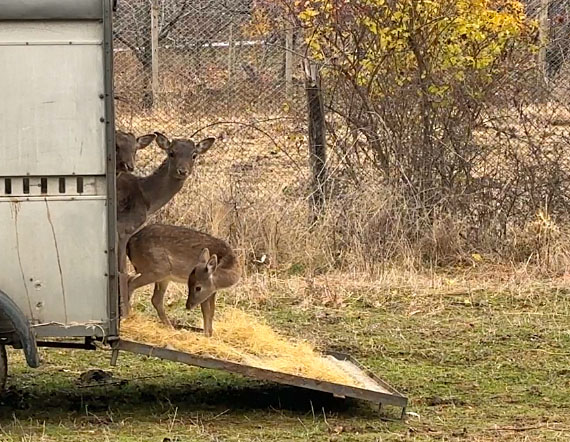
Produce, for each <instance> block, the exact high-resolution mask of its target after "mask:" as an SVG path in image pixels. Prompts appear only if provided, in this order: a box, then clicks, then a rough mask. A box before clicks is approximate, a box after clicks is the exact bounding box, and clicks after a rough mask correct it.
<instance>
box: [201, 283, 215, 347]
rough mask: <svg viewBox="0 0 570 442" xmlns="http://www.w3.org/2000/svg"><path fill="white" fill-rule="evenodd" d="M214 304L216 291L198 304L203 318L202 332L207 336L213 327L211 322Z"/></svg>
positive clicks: (210, 333)
mask: <svg viewBox="0 0 570 442" xmlns="http://www.w3.org/2000/svg"><path fill="white" fill-rule="evenodd" d="M215 304H216V293H215V292H214V293H212V295H211V296H210V297H209V298H208V299H206V300H205V301H204V302H203V303H202V304H200V308H201V309H202V319H203V320H204V334H205V335H206V336H208V337H210V336H212V332H213V327H212V323H213V322H214V310H215Z"/></svg>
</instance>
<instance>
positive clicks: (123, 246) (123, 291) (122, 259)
mask: <svg viewBox="0 0 570 442" xmlns="http://www.w3.org/2000/svg"><path fill="white" fill-rule="evenodd" d="M127 240H128V238H124V237H123V235H119V241H118V251H117V258H118V271H119V299H120V307H121V316H122V317H125V318H126V317H127V316H128V315H129V313H130V304H129V295H128V294H129V289H128V286H129V283H128V280H129V275H127Z"/></svg>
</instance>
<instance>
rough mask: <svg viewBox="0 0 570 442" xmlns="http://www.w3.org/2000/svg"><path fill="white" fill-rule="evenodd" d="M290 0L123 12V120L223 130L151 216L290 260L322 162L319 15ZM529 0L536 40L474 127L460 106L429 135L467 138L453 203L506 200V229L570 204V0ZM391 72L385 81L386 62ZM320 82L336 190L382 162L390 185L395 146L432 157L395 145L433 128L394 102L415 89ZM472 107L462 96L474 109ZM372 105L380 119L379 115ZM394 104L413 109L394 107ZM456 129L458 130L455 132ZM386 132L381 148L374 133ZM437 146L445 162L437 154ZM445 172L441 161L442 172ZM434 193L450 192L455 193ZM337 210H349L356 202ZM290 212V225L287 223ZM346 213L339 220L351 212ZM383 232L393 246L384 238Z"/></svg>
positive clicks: (127, 5)
mask: <svg viewBox="0 0 570 442" xmlns="http://www.w3.org/2000/svg"><path fill="white" fill-rule="evenodd" d="M279 4H281V5H282V3H281V2H271V1H260V0H257V1H252V0H122V1H119V6H118V9H117V12H116V16H115V89H116V96H117V102H116V105H117V122H118V126H119V127H120V128H122V129H126V130H131V131H133V132H134V133H136V134H137V135H142V134H143V133H146V132H150V131H155V130H158V131H160V132H163V133H164V134H166V135H167V136H169V137H192V138H195V139H198V138H200V137H207V136H215V137H216V138H217V140H218V141H217V143H216V145H215V147H214V149H212V150H211V151H210V152H209V153H208V154H207V155H206V157H205V158H203V159H202V160H201V163H200V164H199V165H198V167H197V168H196V169H195V171H194V173H193V175H192V177H191V178H190V180H189V181H190V182H189V184H188V186H187V188H186V189H185V190H184V192H183V193H182V194H181V195H180V196H179V197H177V198H176V202H175V203H174V204H170V205H169V206H167V207H166V208H165V209H164V210H163V211H161V212H160V213H159V214H158V215H157V217H156V218H157V219H158V220H160V221H169V222H174V223H182V224H188V225H195V226H198V227H202V228H206V229H208V230H209V231H213V233H214V234H220V235H223V236H226V237H228V236H229V237H232V238H233V239H234V241H235V242H237V243H239V244H240V245H241V246H242V247H243V248H244V249H245V252H246V255H248V256H251V257H252V259H253V260H254V261H258V260H260V259H261V258H260V257H261V256H263V255H266V256H267V255H268V254H272V255H273V257H274V259H276V258H275V257H276V256H277V255H278V254H279V253H281V255H282V256H281V260H286V259H288V257H287V256H284V252H283V251H281V252H278V251H279V250H281V246H280V242H283V241H284V239H283V235H282V234H281V233H280V231H281V230H286V231H287V235H288V236H287V235H285V236H286V237H289V238H290V237H291V232H290V230H291V229H293V228H295V229H298V230H303V231H304V232H307V233H306V234H307V235H310V234H311V233H310V230H309V229H308V221H309V220H310V219H311V218H310V214H309V207H308V201H309V195H308V194H309V191H310V182H311V174H312V172H311V170H310V165H311V161H309V154H308V150H307V147H306V146H307V126H308V121H307V118H308V117H307V104H306V97H305V89H304V79H305V77H304V75H305V74H304V70H303V58H304V57H303V56H302V54H304V53H305V52H306V47H305V38H306V37H307V35H310V32H311V30H310V29H307V28H306V27H303V26H301V23H300V22H299V20H297V19H296V18H292V17H291V15H290V13H291V11H288V10H287V8H281V7H279ZM524 5H525V8H526V14H527V15H528V17H529V18H532V19H533V20H534V22H535V24H536V30H535V34H536V35H535V41H536V51H534V52H533V51H529V52H525V53H521V55H519V58H518V59H517V60H516V63H514V62H513V63H512V65H510V67H509V69H510V70H509V71H508V72H507V75H506V76H505V78H504V80H503V81H501V83H500V87H499V88H498V89H496V90H494V91H492V94H494V95H493V96H494V97H495V98H488V100H487V102H486V103H485V106H482V107H480V108H479V109H478V111H477V115H476V116H475V117H473V122H472V124H471V126H469V127H466V126H462V125H461V124H459V125H457V124H456V123H455V122H454V120H453V119H452V118H451V117H450V118H449V119H448V120H445V121H444V122H443V123H441V124H442V127H443V126H445V125H446V124H449V125H452V126H453V125H455V126H456V127H459V126H461V128H462V129H461V130H463V128H464V129H465V130H464V132H462V133H461V134H459V132H457V131H456V132H453V131H450V135H449V138H447V139H445V140H444V139H443V138H441V140H438V135H437V134H438V133H439V132H438V131H439V130H440V129H441V128H435V129H433V130H434V132H433V134H432V135H431V137H432V138H433V139H434V140H436V141H437V142H442V143H443V142H445V143H448V145H447V147H446V149H447V150H445V151H443V150H442V152H443V153H442V154H441V155H442V156H443V158H447V157H448V156H451V155H453V152H451V153H449V152H448V151H450V150H451V151H453V150H454V149H455V151H456V156H459V153H457V152H459V151H458V150H457V149H456V147H457V146H459V145H461V146H465V148H464V150H463V151H461V156H464V157H466V158H462V159H461V161H459V160H457V161H456V160H453V161H452V160H449V164H450V165H451V166H453V167H457V168H464V169H465V176H468V178H466V179H465V180H466V181H469V180H470V183H469V184H465V183H463V182H462V183H461V185H459V186H458V188H461V189H462V190H461V192H462V194H461V195H460V196H458V195H455V196H454V198H455V199H454V200H453V204H454V205H457V206H461V205H462V204H464V205H465V206H469V210H467V209H466V210H467V212H468V215H469V216H468V218H470V222H471V223H472V224H473V225H475V226H480V225H481V224H483V223H485V222H487V221H488V217H489V216H491V215H492V216H493V217H494V219H496V217H497V213H498V212H500V213H501V216H500V218H501V221H500V222H499V223H498V224H497V226H496V227H494V228H495V229H496V230H497V229H498V230H505V231H506V229H507V228H508V225H509V222H510V219H511V216H514V215H515V214H516V216H517V217H519V220H520V217H521V216H522V217H523V218H524V219H525V220H530V219H531V218H532V217H533V216H534V214H535V213H536V210H538V208H540V207H546V206H549V205H553V207H554V208H557V209H558V210H559V212H560V213H561V212H562V210H567V209H570V205H569V204H568V199H569V197H568V192H570V189H568V188H567V187H568V185H569V184H570V179H569V178H570V164H569V159H568V158H569V157H568V155H567V154H566V151H567V148H568V141H569V138H568V130H567V127H568V126H569V125H570V109H569V104H568V98H569V97H570V93H569V92H570V91H569V90H568V88H569V87H570V82H569V81H568V80H569V77H570V70H569V69H570V63H568V61H567V58H568V56H569V55H570V53H569V47H570V1H569V0H525V1H524ZM280 14H281V15H283V17H281V18H282V20H279V18H280ZM268 16H271V17H270V18H271V19H268ZM276 23H280V25H279V26H277V25H276ZM348 49H350V48H347V50H348ZM352 49H353V48H352ZM335 62H336V61H335V60H330V59H327V58H326V57H325V59H324V60H322V61H321V63H322V67H323V68H324V69H325V70H326V69H329V70H334V63H335ZM331 65H332V68H331ZM385 81H386V82H388V81H390V75H386V79H385ZM413 87H414V86H413V85H412V86H410V88H413ZM343 88H345V89H344V90H343ZM324 89H325V90H324V94H325V96H326V108H327V110H328V116H327V127H328V132H329V135H328V141H329V146H328V147H329V158H328V160H327V166H328V168H329V172H330V173H329V180H330V181H331V185H330V186H329V187H328V192H329V194H328V197H329V198H331V199H333V198H337V199H338V198H341V199H342V198H344V199H345V200H346V201H352V204H355V201H356V200H357V199H356V200H355V199H354V198H352V199H351V198H350V197H349V196H347V195H349V193H350V192H349V191H348V190H347V186H348V187H350V188H351V189H353V190H354V189H355V188H358V187H360V189H361V190H364V191H365V190H366V189H367V188H368V187H369V186H370V180H371V179H375V178H374V177H381V179H379V180H378V181H381V182H383V183H384V184H385V183H386V182H387V178H386V177H389V176H391V175H393V173H392V172H391V171H390V172H386V173H385V174H384V173H383V172H382V158H383V156H382V155H383V154H384V153H385V156H386V158H387V161H389V160H390V159H393V160H390V161H394V163H393V164H394V166H390V167H392V168H393V169H397V170H398V171H401V170H404V169H406V168H408V169H409V170H412V169H413V167H414V166H413V164H417V162H418V161H424V162H425V158H424V159H418V158H415V159H414V155H415V154H414V153H413V152H412V151H411V150H410V151H407V150H406V151H405V152H406V155H407V157H406V158H403V157H402V156H400V153H401V152H402V149H401V148H400V147H399V146H400V145H414V143H416V142H417V143H420V142H425V139H424V140H423V141H422V140H420V138H421V137H420V138H418V136H417V134H420V133H421V132H422V130H423V129H422V128H421V127H420V120H421V118H420V117H418V116H417V115H414V114H413V111H406V112H407V114H406V113H404V111H402V113H401V114H399V113H398V112H400V111H399V109H401V105H402V103H401V101H402V99H403V97H404V95H401V96H395V97H392V98H393V100H392V101H391V100H390V97H386V96H384V97H383V98H382V100H379V102H380V105H379V106H380V109H376V110H374V111H373V112H372V111H370V109H369V110H368V114H363V113H362V112H361V110H362V106H363V103H362V102H361V101H358V100H357V99H355V96H356V95H358V94H356V93H355V92H354V91H351V90H350V89H349V88H348V86H347V85H346V84H343V83H341V82H339V81H338V78H337V77H334V76H329V77H326V78H325V79H324ZM419 89H420V86H419V85H418V86H417V87H416V90H411V91H410V90H408V91H407V92H406V93H409V94H411V95H409V96H411V97H413V96H414V94H416V96H417V95H418V94H417V92H418V90H419ZM343 91H344V92H343ZM492 94H491V95H492ZM395 100H400V103H399V104H398V103H396V104H398V106H400V107H397V106H396V104H395V103H394V101H395ZM404 100H406V99H405V98H404ZM413 102H414V101H413V100H410V102H409V103H410V106H413ZM404 104H405V103H404ZM469 106H470V104H469V103H468V102H467V101H466V102H465V109H467V110H466V111H465V115H467V114H468V110H469V109H468V108H469ZM372 113H374V116H375V118H376V117H377V118H376V119H374V118H369V117H370V115H371V114H372ZM399 115H400V116H402V118H404V116H405V118H404V119H406V118H407V120H406V121H404V120H401V121H396V119H395V117H396V116H399ZM471 117H472V116H470V117H469V118H471ZM454 118H455V117H454ZM442 121H443V120H442ZM408 123H409V124H408ZM402 124H404V125H407V126H406V127H403V126H402ZM390 125H391V126H390ZM401 126H402V127H401ZM397 127H398V128H399V129H401V131H400V132H399V133H396V132H397V131H396V129H395V128H397ZM441 130H445V128H444V129H441ZM396 135H397V136H398V137H400V138H399V140H397V141H396V140H395V137H396ZM459 136H461V137H463V138H461V139H458V138H454V137H459ZM418 140H419V141H418ZM442 140H443V141H442ZM436 141H434V143H435V142H436ZM398 143H400V144H398ZM363 145H365V146H366V147H363ZM375 145H378V149H376V150H374V149H371V148H370V147H371V146H372V147H373V146H375ZM436 147H437V146H436ZM436 147H434V148H433V149H435V150H437V149H436ZM433 149H432V150H433ZM404 150H405V149H404ZM412 150H413V149H412ZM507 151H508V152H507ZM522 151H524V152H525V153H524V154H521V152H522ZM469 155H472V156H470V157H469ZM139 158H140V160H139V165H140V172H141V173H148V172H150V171H151V170H152V168H153V167H155V166H156V165H157V164H158V163H159V162H160V161H161V160H162V156H161V154H160V153H159V151H158V150H151V151H148V152H144V153H142V154H141V155H140V157H139ZM432 160H433V161H435V162H437V161H440V162H442V158H435V159H432ZM432 160H430V161H432ZM414 161H415V163H414ZM451 166H450V167H451ZM434 168H435V166H434ZM408 169H406V170H408ZM434 170H436V169H434ZM438 173H439V172H438ZM445 173H447V172H445V171H443V170H442V171H441V175H442V176H443V175H444V174H445ZM455 173H456V172H455V169H454V170H453V171H450V172H449V176H446V178H441V180H440V181H442V182H443V181H445V180H447V179H449V180H453V176H454V174H455ZM413 175H414V173H413V170H412V172H409V173H407V174H406V175H405V176H404V175H403V174H402V175H401V176H399V178H398V180H400V181H405V180H408V181H410V182H413V180H414V179H415V178H414V176H413ZM459 175H461V174H460V173H457V176H459ZM371 176H372V178H370V177H371ZM430 177H431V175H430ZM418 179H419V178H418ZM421 179H423V180H426V179H427V178H426V177H422V178H421ZM430 179H432V180H435V178H430ZM434 182H435V181H433V182H430V183H429V186H428V187H430V189H431V188H435V187H436V185H435V184H434ZM437 185H438V186H453V185H454V184H453V183H447V184H445V183H444V184H437ZM351 186H352V187H351ZM427 194H430V192H428V191H426V195H427ZM475 194H477V195H479V196H478V197H473V195H475ZM431 195H432V196H431V198H433V199H434V200H436V199H437V200H438V201H440V202H441V200H442V198H443V199H445V198H448V197H447V196H446V195H443V194H438V195H437V198H436V194H435V193H433V192H432V193H431ZM427 198H428V197H426V199H423V200H422V201H423V202H424V203H425V201H426V200H427ZM434 204H435V203H434ZM483 206H485V207H484V208H483ZM337 209H338V210H340V211H344V212H346V211H350V210H353V209H357V207H356V208H355V207H344V206H342V205H341V206H339V207H337ZM461 210H463V208H460V211H461ZM467 212H466V213H467ZM343 216H344V218H343V220H345V218H346V216H345V215H343ZM371 216H376V215H371ZM486 220H487V221H486ZM343 222H344V221H343ZM293 223H297V224H296V226H295V227H293V226H292V224H293ZM284 224H288V225H289V227H288V228H287V229H284V228H283V225H284ZM336 224H337V230H338V228H340V227H339V226H340V224H342V222H340V221H339V222H337V223H336ZM371 226H373V227H371V228H375V229H379V228H380V227H379V226H378V225H377V224H374V223H371ZM353 227H354V226H353ZM351 232H352V233H351V234H354V228H352V230H351ZM345 234H346V232H345ZM342 236H343V235H341V237H342ZM245 238H247V240H246V239H245ZM376 238H377V242H379V243H381V244H383V245H385V240H384V239H379V238H378V237H376ZM342 241H344V240H341V242H342ZM344 242H346V241H344ZM285 255H286V253H285Z"/></svg>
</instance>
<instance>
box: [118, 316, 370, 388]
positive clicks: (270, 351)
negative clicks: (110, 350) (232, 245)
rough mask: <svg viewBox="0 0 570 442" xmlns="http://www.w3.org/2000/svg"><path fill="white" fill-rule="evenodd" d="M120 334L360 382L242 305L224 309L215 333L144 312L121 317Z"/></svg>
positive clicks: (290, 371) (199, 352)
mask: <svg viewBox="0 0 570 442" xmlns="http://www.w3.org/2000/svg"><path fill="white" fill-rule="evenodd" d="M121 335H122V336H123V337H125V338H127V339H131V340H134V341H139V342H143V343H145V344H152V345H155V346H158V347H164V348H170V349H175V350H180V351H184V352H186V353H190V354H195V355H203V356H209V357H213V358H220V359H223V360H225V361H231V362H240V363H244V364H247V365H251V366H254V367H258V368H264V369H267V370H272V371H278V372H282V373H288V374H293V375H297V376H303V377H308V378H314V379H320V380H323V381H328V382H334V383H338V384H345V385H353V386H356V387H357V386H359V383H358V381H356V380H355V379H353V378H352V377H351V376H350V375H349V374H348V373H345V372H344V371H343V370H342V369H340V368H339V367H337V366H336V365H334V364H333V363H332V362H331V361H330V360H328V359H327V358H326V357H325V356H322V355H319V354H318V353H317V352H316V351H315V349H314V348H313V346H312V345H311V344H309V343H308V342H304V341H299V340H297V341H292V340H289V339H286V338H285V337H283V336H281V335H280V334H278V333H277V332H276V331H274V330H273V329H272V328H271V327H270V326H269V325H267V323H266V322H265V321H261V320H260V319H258V318H256V317H255V316H253V315H251V314H247V313H245V312H243V311H241V310H238V309H227V310H225V311H224V312H222V314H221V315H220V318H219V320H218V322H217V324H216V328H215V333H214V336H213V337H211V338H207V337H205V336H203V335H202V334H199V333H196V332H192V331H188V330H176V329H173V328H170V327H167V326H165V325H163V324H161V323H159V322H158V321H157V320H156V319H152V318H150V317H147V316H144V315H140V314H134V315H132V316H130V317H129V318H127V319H126V320H123V321H122V323H121Z"/></svg>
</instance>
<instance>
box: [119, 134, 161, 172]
mask: <svg viewBox="0 0 570 442" xmlns="http://www.w3.org/2000/svg"><path fill="white" fill-rule="evenodd" d="M155 138H156V135H155V134H149V135H143V136H141V137H138V138H136V137H135V136H134V135H133V134H132V133H131V132H128V133H127V132H123V131H121V130H117V131H115V155H116V163H117V173H119V172H132V171H133V170H135V156H136V154H137V151H138V150H140V149H144V148H145V147H147V146H148V145H150V143H152V142H153V141H154V139H155Z"/></svg>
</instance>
